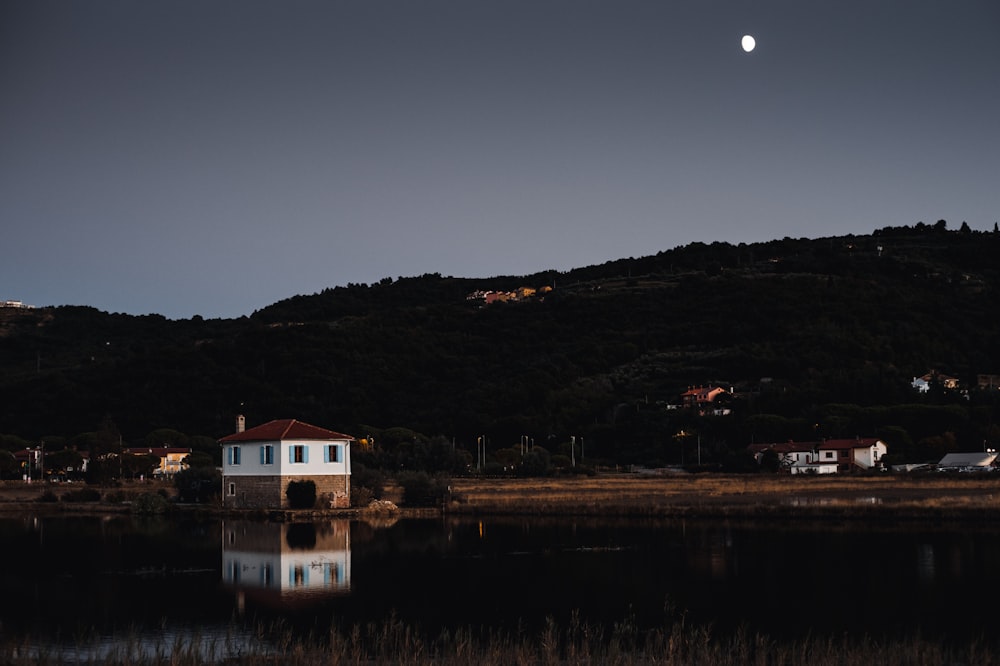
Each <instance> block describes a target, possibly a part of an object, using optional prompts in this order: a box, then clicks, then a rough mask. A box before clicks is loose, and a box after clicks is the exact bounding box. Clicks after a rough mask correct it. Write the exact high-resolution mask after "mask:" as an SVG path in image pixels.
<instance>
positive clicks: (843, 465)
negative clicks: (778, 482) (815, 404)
mask: <svg viewBox="0 0 1000 666" xmlns="http://www.w3.org/2000/svg"><path fill="white" fill-rule="evenodd" d="M747 450H748V451H749V452H750V453H751V454H752V455H753V456H754V458H755V459H756V460H757V462H758V463H759V462H760V461H761V460H762V458H763V456H764V453H765V452H766V451H773V452H774V453H775V454H777V456H778V461H779V463H780V464H781V467H782V468H783V469H785V470H787V471H788V472H789V473H790V474H837V473H839V472H852V471H863V470H867V469H871V468H873V467H877V466H878V465H879V464H880V463H881V460H882V458H883V457H885V454H886V453H887V449H886V445H885V442H883V441H882V440H879V439H875V438H861V437H857V438H855V439H826V440H822V441H819V442H780V443H775V444H751V445H750V446H749V447H748V449H747Z"/></svg>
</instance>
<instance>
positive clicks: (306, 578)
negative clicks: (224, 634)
mask: <svg viewBox="0 0 1000 666" xmlns="http://www.w3.org/2000/svg"><path fill="white" fill-rule="evenodd" d="M222 582H223V584H224V585H225V586H227V587H229V588H231V589H233V590H234V591H235V592H236V599H237V607H238V608H239V610H240V611H242V610H243V609H244V606H245V604H246V602H247V601H248V600H249V601H251V602H253V603H257V604H260V605H267V606H277V607H290V606H297V605H304V604H309V603H312V602H314V601H319V600H322V599H325V598H328V597H331V596H338V595H344V594H348V593H350V591H351V531H350V521H348V520H330V521H323V522H315V523H313V522H309V523H269V522H251V521H245V520H237V521H224V522H223V524H222Z"/></svg>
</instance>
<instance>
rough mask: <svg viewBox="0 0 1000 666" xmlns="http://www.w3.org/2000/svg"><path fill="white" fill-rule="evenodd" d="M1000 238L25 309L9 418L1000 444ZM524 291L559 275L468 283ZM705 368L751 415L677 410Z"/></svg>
mask: <svg viewBox="0 0 1000 666" xmlns="http://www.w3.org/2000/svg"><path fill="white" fill-rule="evenodd" d="M998 250H1000V234H997V233H976V232H948V231H945V230H943V229H942V228H940V226H936V227H929V226H925V225H918V227H917V228H900V229H884V230H880V231H878V232H876V233H875V234H872V235H870V236H851V237H840V238H826V239H815V240H809V239H784V240H780V241H773V242H770V243H755V244H751V245H744V244H741V245H739V246H733V245H729V244H725V243H713V244H711V245H706V244H701V243H695V244H691V245H688V246H685V247H680V248H675V249H673V250H669V251H665V252H660V253H658V254H656V255H651V256H648V257H640V258H630V259H620V260H617V261H611V262H608V263H605V264H602V265H599V266H591V267H586V268H581V269H577V270H573V271H569V272H566V273H556V272H546V273H542V274H538V275H532V276H523V277H516V276H507V277H498V278H495V279H475V280H473V279H461V278H451V277H441V276H439V275H424V276H421V277H414V278H401V279H396V280H391V279H386V280H383V281H381V282H380V283H377V284H373V285H348V286H347V287H336V288H332V289H325V290H324V291H322V292H320V293H317V294H314V295H310V296H296V297H292V298H289V299H286V300H284V301H281V302H279V303H275V304H274V305H272V306H270V307H267V308H264V309H263V310H261V311H259V312H256V313H254V314H253V315H252V316H250V317H245V318H241V319H237V320H201V319H194V320H183V321H170V320H166V319H164V318H162V317H157V316H146V317H130V316H127V315H120V314H107V313H103V312H99V311H97V310H94V309H92V308H81V307H60V308H50V309H39V310H12V309H3V310H0V360H2V362H3V366H4V368H5V372H4V374H3V378H2V380H0V399H2V407H0V433H7V434H9V435H16V436H17V437H20V438H23V439H25V440H28V441H35V440H37V439H38V438H41V437H46V436H61V437H72V436H74V435H76V434H78V433H81V432H85V431H89V430H95V429H96V428H97V427H98V425H99V424H100V423H101V421H102V420H103V419H104V418H105V417H106V416H110V417H111V418H112V419H113V420H114V422H115V423H116V424H117V426H118V428H119V429H120V430H121V432H122V434H123V436H124V437H125V438H127V439H128V438H135V439H141V438H142V437H144V436H145V435H146V433H148V432H150V431H152V430H155V429H157V428H171V429H176V430H179V431H181V432H185V433H189V434H199V435H208V436H211V437H218V436H221V435H224V434H226V433H228V432H230V430H231V428H232V423H233V418H234V416H235V414H236V413H237V412H238V411H245V413H246V414H247V416H248V419H249V420H250V421H251V422H253V423H258V422H262V421H264V420H267V419H270V418H278V417H295V418H300V419H303V420H306V421H311V422H315V423H317V424H322V425H324V426H326V427H331V428H334V429H337V430H343V431H345V432H351V433H355V434H357V435H359V436H361V435H363V434H365V432H367V431H368V430H369V429H374V430H381V429H386V428H391V427H394V426H403V427H406V428H409V429H411V430H413V431H416V432H418V433H423V434H424V435H428V436H436V435H441V436H443V437H445V438H447V439H448V440H452V441H457V442H459V444H460V445H464V443H466V442H474V441H475V438H476V437H477V436H480V435H485V436H487V437H488V438H489V439H490V441H491V442H495V443H496V446H498V447H499V446H510V445H513V444H514V443H516V442H518V441H519V439H520V437H521V436H522V435H526V434H527V435H528V436H530V437H532V438H534V439H535V441H536V442H539V443H540V442H542V441H545V442H548V443H549V446H551V447H552V448H553V452H555V451H556V449H557V448H558V446H559V445H560V444H562V443H565V442H566V441H568V439H569V436H570V435H574V436H580V437H586V441H587V443H588V451H589V454H590V455H591V456H593V457H595V458H596V457H601V458H604V459H605V460H607V461H611V462H635V461H643V462H648V463H655V462H674V461H676V460H675V459H676V458H677V454H678V451H677V442H676V439H675V438H674V437H673V434H674V433H676V432H678V431H680V430H681V429H687V430H691V429H692V428H694V429H696V430H697V432H699V434H701V436H702V444H703V446H704V450H705V453H706V457H709V456H710V457H711V458H712V459H715V460H721V459H723V458H724V457H726V456H727V455H728V451H729V450H739V449H742V448H743V447H745V445H746V444H748V443H749V442H750V441H751V440H757V441H760V440H761V439H762V438H770V437H782V438H788V437H801V436H851V437H853V436H855V435H874V434H883V435H884V434H885V433H889V434H891V435H892V436H893V437H895V438H896V439H897V440H898V443H899V446H901V447H907V448H908V452H909V453H912V454H914V455H917V454H921V455H924V454H927V455H929V454H930V453H934V452H935V451H933V450H932V449H933V446H939V445H941V444H939V443H938V444H936V443H935V442H937V441H938V440H932V439H928V438H933V437H939V438H940V437H945V440H942V441H945V444H944V445H947V446H958V447H961V448H966V449H968V448H970V447H971V448H975V447H977V446H982V444H983V442H985V441H987V440H989V441H990V442H994V445H995V443H996V440H997V439H1000V438H998V437H997V428H996V426H995V425H994V424H995V423H996V422H997V420H998V419H997V417H1000V413H998V411H997V407H998V401H997V397H996V395H994V394H995V393H996V392H995V391H993V392H989V391H976V390H975V388H976V385H977V376H978V375H984V374H1000V357H998V356H1000V317H998V315H997V310H996V304H997V303H998V298H997V296H998V294H997V290H998V286H1000V274H998V270H1000V269H998V265H997V261H996V258H997V257H998V256H1000V253H998ZM519 287H530V288H533V289H536V290H538V291H536V292H535V293H534V295H531V296H527V297H525V298H523V299H521V300H517V301H508V302H495V303H490V304H486V302H485V300H484V299H483V298H482V297H480V298H475V299H470V298H467V297H468V296H469V295H470V294H473V293H474V292H477V291H480V292H486V291H491V290H493V291H513V290H515V289H517V288H519ZM543 287H544V288H552V289H551V291H545V292H543V290H542V288H543ZM930 370H937V371H939V372H941V373H945V374H948V375H952V376H955V377H957V378H959V379H960V380H961V385H962V387H963V388H965V389H972V390H971V391H969V392H966V393H958V392H951V393H948V392H941V391H934V392H932V393H931V394H926V395H921V396H918V395H917V394H916V393H915V392H914V391H913V390H912V389H911V387H910V382H911V381H912V379H913V378H914V377H915V376H919V375H923V374H924V373H926V372H928V371H930ZM701 384H718V385H720V386H723V387H725V388H727V389H730V388H731V389H733V396H732V397H731V398H730V403H729V407H730V408H731V411H732V413H731V414H730V415H728V416H724V417H723V416H717V417H712V416H704V417H697V416H696V415H694V414H691V413H690V412H687V411H685V410H676V409H669V408H668V405H671V404H676V403H677V402H678V400H679V397H678V396H679V394H680V393H681V392H683V391H684V390H685V389H686V388H687V387H689V386H691V385H701ZM907 405H908V406H910V407H909V408H907V409H909V411H907V410H906V409H904V407H903V406H907ZM949 405H952V406H951V407H949ZM914 410H915V411H914ZM941 410H948V411H941ZM947 437H951V438H952V439H951V440H948V439H947ZM925 440H926V441H925ZM921 442H923V444H921ZM472 446H474V445H472ZM897 450H899V447H897Z"/></svg>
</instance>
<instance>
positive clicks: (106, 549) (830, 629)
mask: <svg viewBox="0 0 1000 666" xmlns="http://www.w3.org/2000/svg"><path fill="white" fill-rule="evenodd" d="M0 540H2V543H3V548H4V563H5V564H4V567H3V569H2V571H3V574H2V575H3V595H2V600H0V604H2V606H0V623H2V628H3V634H4V637H5V639H7V640H11V639H12V638H15V637H16V638H18V639H20V638H21V637H30V642H31V644H32V645H35V646H50V647H51V646H72V645H76V646H79V645H80V644H85V643H93V644H97V645H100V644H108V642H109V641H110V642H113V641H114V640H117V639H120V638H121V637H122V636H130V637H138V639H139V641H140V642H143V641H149V640H151V639H155V640H157V641H160V642H166V643H167V644H169V643H171V642H174V641H178V640H190V638H191V637H192V636H196V637H198V638H200V639H202V640H204V639H205V638H206V637H208V638H210V639H212V640H219V641H233V642H236V643H239V644H240V645H242V646H244V647H245V646H246V645H247V644H248V643H247V641H252V640H253V637H254V627H255V626H259V624H260V623H262V622H264V623H270V622H274V621H275V620H280V621H281V622H282V623H285V624H286V625H287V626H289V627H291V628H292V631H295V632H302V634H303V635H304V634H306V633H308V632H316V631H319V632H323V631H325V630H327V629H329V628H330V627H331V626H341V627H344V626H351V625H354V624H363V623H369V622H380V621H382V620H385V619H386V618H389V617H393V618H396V619H398V620H401V621H403V622H406V623H408V624H412V625H414V626H419V627H421V628H423V629H426V630H428V631H430V632H437V631H440V629H441V628H456V627H474V628H475V627H489V628H497V629H509V630H511V631H519V630H534V629H537V628H540V627H542V626H543V625H544V623H545V622H546V621H547V620H548V619H550V618H551V619H552V620H554V621H556V622H557V623H560V624H562V625H565V624H567V623H569V622H570V621H571V618H572V617H574V616H576V617H578V618H579V619H580V620H581V621H582V622H585V623H589V624H591V625H601V626H611V625H612V624H613V623H615V622H620V621H622V620H625V619H629V620H630V621H631V622H634V623H635V624H636V625H638V626H639V627H640V628H651V627H657V626H663V624H664V621H665V619H666V618H668V617H676V614H677V613H680V612H684V613H685V614H686V616H687V618H688V621H689V622H694V623H706V624H708V623H710V624H712V626H713V627H715V628H716V629H718V630H720V631H732V630H736V629H737V628H740V627H745V628H748V629H750V630H753V631H759V632H763V633H767V634H768V635H770V636H772V637H775V638H777V639H781V638H795V637H803V636H815V635H831V636H837V635H842V634H844V633H859V634H868V635H873V636H883V635H885V636H904V635H912V634H914V633H920V634H921V635H922V636H925V637H940V638H942V639H954V640H966V639H972V638H977V637H982V636H989V635H990V633H991V630H992V620H991V617H990V616H989V615H988V614H984V613H982V612H981V611H980V610H978V606H979V604H978V603H977V602H976V600H977V597H980V596H982V595H985V594H989V592H990V591H991V589H990V588H991V586H992V580H993V570H994V565H995V563H996V562H998V561H1000V534H998V532H997V531H996V530H995V529H985V528H984V529H976V528H974V527H970V526H969V525H960V526H957V525H956V526H947V525H945V526H933V525H928V526H925V527H919V528H914V527H913V526H912V525H907V526H906V528H905V529H903V528H896V527H894V526H892V525H879V526H878V527H871V526H867V527H866V526H863V525H859V524H846V525H845V524H838V523H832V524H817V523H810V524H797V523H792V524H776V523H730V522H725V521H682V520H671V521H653V520H634V521H633V520H614V521H607V520H601V519H593V518H580V519H573V518H568V517H562V518H559V519H546V518H533V519H529V518H518V519H511V518H488V519H482V520H476V519H469V518H460V519H455V518H437V519H399V520H395V521H391V520H390V521H385V522H383V523H370V522H366V521H363V520H327V521H322V522H315V523H291V524H288V523H267V522H251V521H240V520H235V521H230V520H214V519H201V520H196V519H193V518H183V517H182V518H177V517H171V518H140V517H133V516H129V515H122V514H115V515H107V516H73V515H68V514H58V515H46V516H42V515H20V516H17V517H13V516H4V517H2V518H0ZM67 649H68V648H67Z"/></svg>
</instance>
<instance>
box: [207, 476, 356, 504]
mask: <svg viewBox="0 0 1000 666" xmlns="http://www.w3.org/2000/svg"><path fill="white" fill-rule="evenodd" d="M292 481H298V482H302V481H312V482H313V483H315V484H316V498H317V500H320V499H323V498H328V499H329V505H328V506H327V505H323V506H321V507H320V508H324V509H326V508H330V509H346V508H349V507H350V506H351V477H350V476H349V475H347V474H338V475H330V474H320V475H315V476H300V475H291V476H272V475H258V476H248V475H245V474H242V475H229V476H223V477H222V505H223V507H225V508H227V509H287V508H288V496H287V494H286V493H287V491H288V484H289V483H291V482H292Z"/></svg>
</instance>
